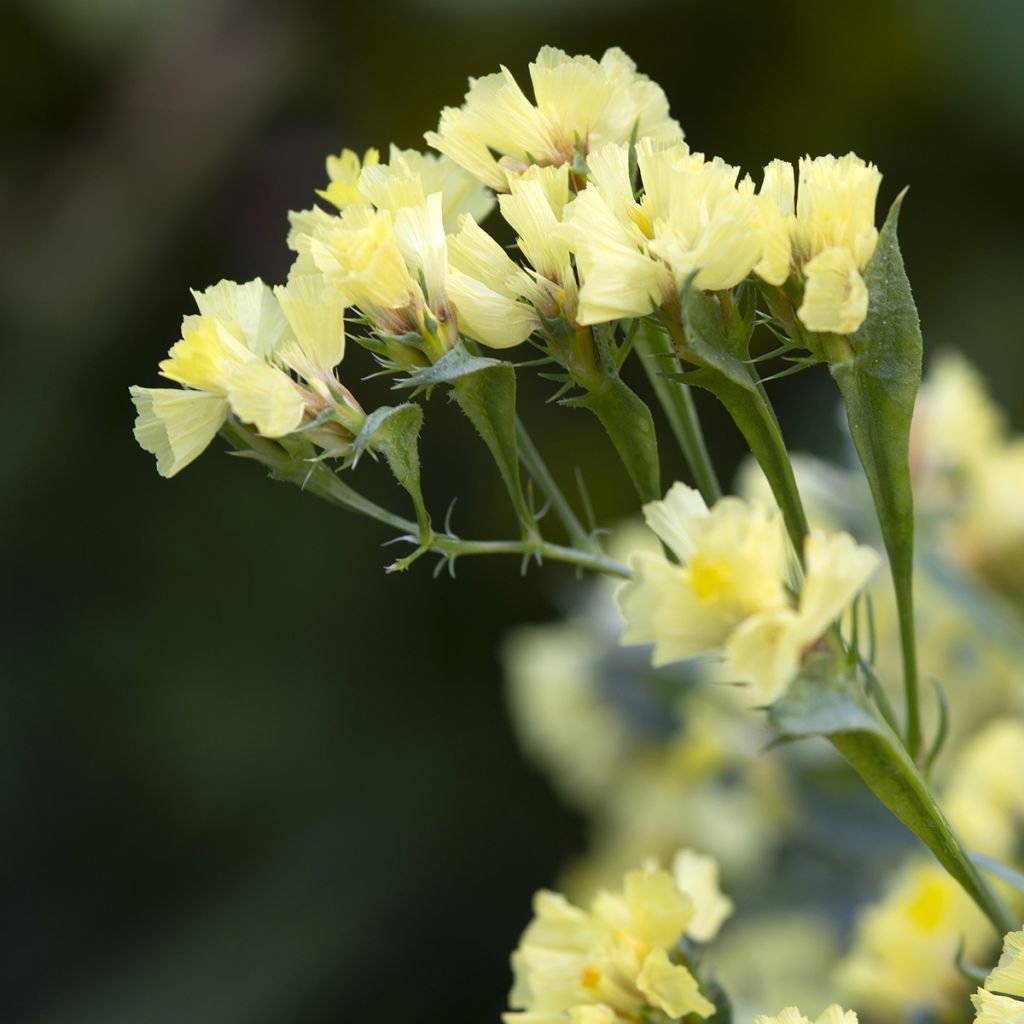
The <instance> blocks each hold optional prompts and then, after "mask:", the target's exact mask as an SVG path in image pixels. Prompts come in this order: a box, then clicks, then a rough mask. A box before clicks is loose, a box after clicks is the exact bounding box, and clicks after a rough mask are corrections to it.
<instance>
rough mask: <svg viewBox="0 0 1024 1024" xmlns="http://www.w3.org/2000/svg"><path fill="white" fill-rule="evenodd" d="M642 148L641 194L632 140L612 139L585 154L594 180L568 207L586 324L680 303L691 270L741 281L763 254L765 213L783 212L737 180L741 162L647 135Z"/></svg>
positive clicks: (721, 280) (711, 279)
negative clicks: (639, 194)
mask: <svg viewBox="0 0 1024 1024" xmlns="http://www.w3.org/2000/svg"><path fill="white" fill-rule="evenodd" d="M636 153H637V166H638V168H639V171H640V176H641V179H642V181H643V185H644V194H643V198H642V199H641V200H640V201H639V202H637V201H636V200H635V199H634V198H633V187H632V184H631V182H630V178H629V153H628V148H627V146H625V145H608V146H605V147H603V148H601V149H599V150H596V151H594V152H592V153H591V154H590V156H589V157H588V158H587V167H588V169H589V178H590V185H589V186H588V187H587V188H586V189H584V190H583V191H582V192H581V193H579V194H578V195H577V196H576V198H575V199H574V200H573V201H572V202H571V203H570V204H569V206H568V207H567V208H566V211H565V225H564V227H563V228H562V229H561V235H562V236H563V237H564V238H565V239H566V240H567V242H568V244H569V246H570V248H571V249H572V251H573V252H574V253H575V255H576V260H577V266H578V267H579V270H580V278H581V287H580V300H579V317H578V319H579V321H580V322H581V323H585V324H590V323H600V322H602V321H605V320H609V319H618V318H622V317H629V316H642V315H644V314H646V313H649V312H651V310H652V309H654V308H655V307H657V306H663V305H669V304H673V303H674V302H675V301H676V299H677V297H678V295H679V290H680V288H681V287H682V286H683V284H684V283H685V282H687V281H688V280H689V279H690V277H691V275H694V277H693V282H694V285H695V287H697V288H702V289H705V290H710V291H715V290H719V289H724V288H731V287H733V286H734V285H737V284H739V282H740V281H742V280H743V279H744V278H745V277H746V276H747V275H748V274H749V273H750V272H751V270H753V269H754V268H755V267H757V266H761V265H762V264H764V263H765V244H766V241H765V240H766V237H767V229H766V228H765V226H764V224H765V221H766V218H767V217H768V216H769V215H772V216H779V217H780V216H781V215H775V214H771V208H770V207H769V206H768V205H767V204H766V202H765V201H764V200H762V199H761V198H759V197H757V196H755V195H754V192H753V185H752V183H751V182H750V181H749V179H744V180H743V181H742V182H739V183H737V178H738V175H739V171H738V170H737V168H735V167H731V166H729V165H728V164H725V163H723V162H722V161H721V160H718V159H717V158H716V159H714V160H705V159H704V156H703V154H701V153H690V152H689V151H688V149H687V148H686V145H685V144H684V143H682V142H681V141H676V142H671V143H669V142H666V141H659V140H655V139H644V140H641V142H639V143H638V144H637V146H636ZM777 258H778V257H777V256H776V255H775V254H774V253H772V254H770V255H769V262H770V261H771V260H773V259H774V260H776V261H777ZM787 260H788V256H787Z"/></svg>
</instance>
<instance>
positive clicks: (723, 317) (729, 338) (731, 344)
mask: <svg viewBox="0 0 1024 1024" xmlns="http://www.w3.org/2000/svg"><path fill="white" fill-rule="evenodd" d="M695 276H696V272H695V273H694V274H691V275H690V277H689V279H688V280H687V281H686V283H685V284H684V285H683V289H682V292H681V293H680V296H679V303H680V316H681V319H682V323H683V334H684V335H685V337H686V345H687V349H688V351H686V352H683V353H681V355H682V356H683V358H684V359H688V360H690V361H691V362H695V363H697V365H698V366H703V367H707V368H708V369H711V370H714V371H716V372H717V373H719V374H721V375H722V376H723V377H726V378H727V379H728V380H730V381H732V383H733V384H735V385H737V386H738V387H741V388H744V389H745V390H747V391H753V390H755V389H756V388H757V379H756V378H755V377H754V376H753V375H752V374H751V371H750V366H749V363H748V359H749V355H750V333H751V330H752V328H753V321H752V320H751V321H750V322H749V323H748V322H747V320H746V319H744V318H743V317H741V316H738V315H730V312H728V311H726V310H725V309H724V308H723V307H722V305H721V303H720V302H719V300H718V299H716V298H715V297H714V296H711V295H708V294H706V293H705V292H702V291H701V290H700V289H699V288H694V287H693V284H692V282H693V278H694V277H695Z"/></svg>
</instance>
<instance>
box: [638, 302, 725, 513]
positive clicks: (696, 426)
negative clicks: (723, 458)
mask: <svg viewBox="0 0 1024 1024" xmlns="http://www.w3.org/2000/svg"><path fill="white" fill-rule="evenodd" d="M634 345H635V346H636V350H637V352H638V353H639V354H640V362H641V363H642V364H643V368H644V370H645V371H646V373H647V377H648V379H649V380H650V382H651V386H652V387H653V388H654V394H655V396H656V397H657V399H658V401H659V403H660V404H661V408H662V410H663V411H664V413H665V417H666V419H667V420H668V422H669V426H670V427H671V428H672V433H673V435H674V436H675V439H676V443H677V444H678V445H679V449H680V451H681V452H682V453H683V458H684V459H686V464H687V466H688V467H689V469H690V472H691V473H692V474H693V478H694V480H695V481H696V483H697V487H698V488H699V489H700V492H701V494H702V495H703V496H704V500H705V501H706V502H707V503H708V505H713V504H714V503H715V502H716V501H718V499H719V498H720V497H721V496H722V488H721V485H720V484H719V482H718V476H717V474H716V473H715V467H714V466H713V465H712V463H711V457H710V456H709V455H708V449H707V445H706V444H705V443H704V432H703V430H701V426H700V419H699V418H698V417H697V409H696V406H695V405H694V402H693V395H692V394H691V392H690V388H689V386H688V385H686V384H684V383H683V382H682V381H679V380H672V379H670V378H669V377H666V376H665V375H664V374H663V373H662V372H661V371H660V367H662V366H664V367H666V368H668V369H670V370H671V371H673V372H674V373H679V372H681V367H680V365H679V360H678V358H677V357H676V353H675V348H674V347H673V345H672V341H671V339H670V338H669V336H668V335H667V334H666V333H665V331H664V330H662V329H661V328H660V327H659V326H658V325H657V324H653V323H651V322H650V321H646V320H645V321H641V322H640V323H639V324H638V325H637V329H636V335H635V338H634Z"/></svg>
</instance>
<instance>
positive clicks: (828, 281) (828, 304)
mask: <svg viewBox="0 0 1024 1024" xmlns="http://www.w3.org/2000/svg"><path fill="white" fill-rule="evenodd" d="M804 276H805V278H806V281H805V284H804V301H803V303H802V304H801V306H800V309H799V310H798V315H799V316H800V319H801V320H802V321H803V323H804V325H805V326H806V327H808V328H809V329H810V330H812V331H829V332H831V333H833V334H852V333H853V332H854V331H855V330H856V329H857V328H858V327H860V325H861V324H862V323H863V322H864V318H865V317H866V316H867V315H868V289H867V285H866V284H865V283H864V278H863V277H861V274H860V270H859V268H858V267H857V263H856V261H855V260H854V257H853V253H852V252H851V251H850V250H849V249H838V248H836V249H824V250H823V251H822V252H820V253H818V255H817V256H815V257H814V259H812V260H811V261H810V262H808V263H806V264H804Z"/></svg>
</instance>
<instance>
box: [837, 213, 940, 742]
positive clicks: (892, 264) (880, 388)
mask: <svg viewBox="0 0 1024 1024" xmlns="http://www.w3.org/2000/svg"><path fill="white" fill-rule="evenodd" d="M902 198H903V197H902V195H901V196H900V197H899V198H897V200H896V202H895V203H893V205H892V209H891V210H890V211H889V216H888V217H887V218H886V221H885V224H884V226H883V227H882V231H881V234H880V235H879V239H878V246H877V248H876V249H875V254H874V256H873V257H872V259H871V262H870V263H869V264H868V267H867V270H866V271H865V274H864V280H865V282H866V284H867V288H868V314H867V318H866V319H865V321H864V323H863V324H862V325H861V327H860V329H859V330H858V331H857V332H856V333H855V334H853V335H851V336H850V338H849V343H850V345H849V347H850V350H851V354H850V355H849V357H848V358H847V359H845V360H844V361H840V362H834V363H832V364H831V369H832V376H833V377H834V378H835V381H836V384H837V385H838V386H839V390H840V392H841V394H842V396H843V402H844V404H845V406H846V417H847V420H848V422H849V424H850V434H851V435H852V437H853V443H854V445H855V447H856V449H857V454H858V456H859V457H860V461H861V465H862V466H863V467H864V473H865V475H866V476H867V480H868V484H869V485H870V487H871V495H872V498H873V499H874V504H875V509H876V512H877V515H878V522H879V525H880V526H881V531H882V539H883V540H884V542H885V548H886V552H887V553H888V556H889V567H890V570H891V572H892V578H893V586H894V589H895V591H896V602H897V607H898V611H899V620H900V639H901V642H902V646H903V671H904V683H905V686H906V691H907V704H908V707H907V719H908V722H907V746H908V748H909V750H910V751H911V754H912V755H913V756H915V757H916V756H917V753H918V751H919V748H920V744H921V729H920V712H919V709H918V697H917V657H916V652H915V640H914V604H913V574H914V496H913V492H912V490H911V484H910V465H909V450H910V424H911V418H912V416H913V412H914V401H915V399H916V397H917V391H918V387H919V386H920V383H921V326H920V323H919V321H918V316H917V308H916V306H915V305H914V297H913V295H912V294H911V291H910V282H909V281H908V280H907V274H906V270H905V269H904V266H903V257H902V255H901V253H900V247H899V240H898V238H897V234H896V226H897V222H898V219H899V212H900V204H901V202H902Z"/></svg>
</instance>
